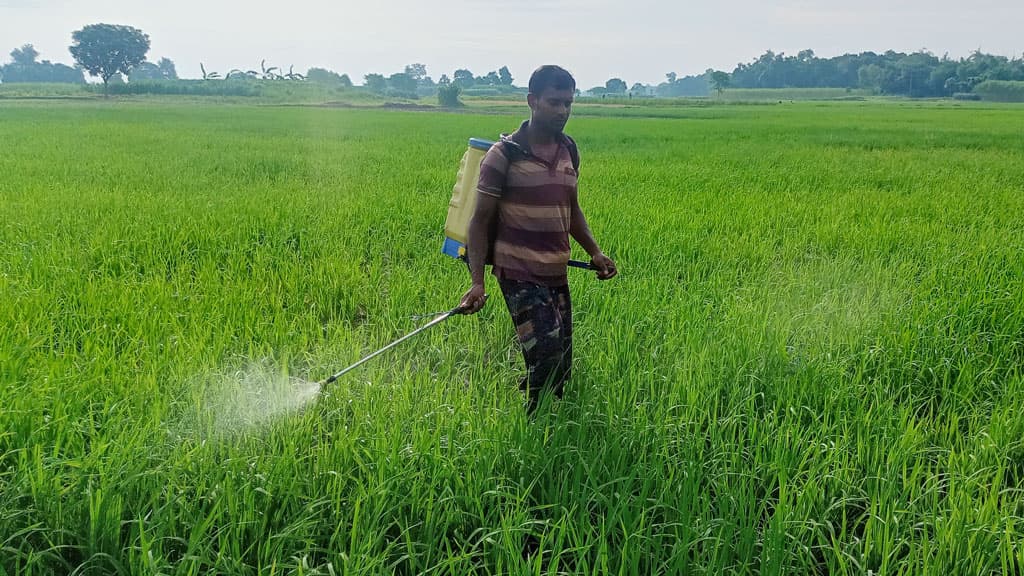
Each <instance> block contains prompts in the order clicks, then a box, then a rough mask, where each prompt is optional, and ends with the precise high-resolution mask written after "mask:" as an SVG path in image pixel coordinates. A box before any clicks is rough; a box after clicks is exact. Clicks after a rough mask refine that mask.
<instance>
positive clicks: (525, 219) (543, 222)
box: [460, 66, 617, 413]
mask: <svg viewBox="0 0 1024 576" xmlns="http://www.w3.org/2000/svg"><path fill="white" fill-rule="evenodd" d="M575 91H576V81H575V80H574V79H573V77H572V75H571V74H569V72H567V71H566V70H564V69H563V68H560V67H558V66H541V67H540V68H538V69H537V70H536V71H534V73H533V75H532V76H530V85H529V94H527V96H526V101H527V103H528V104H529V105H530V112H531V114H530V119H529V120H528V121H526V122H523V124H522V126H520V128H519V130H518V131H517V132H515V133H514V134H512V135H511V136H509V137H503V138H502V140H501V142H498V143H497V144H495V145H494V146H492V147H491V149H490V150H489V151H488V152H487V155H486V156H484V159H483V161H482V163H481V165H480V183H479V185H478V187H477V204H476V211H475V212H474V214H473V219H472V220H471V222H470V225H469V242H468V249H469V267H470V272H471V274H472V277H473V280H472V282H473V283H472V286H471V287H470V289H469V290H468V291H466V293H465V295H463V297H462V301H461V303H460V306H461V307H462V308H463V309H464V310H465V312H466V313H467V314H475V313H476V312H478V311H480V309H481V308H483V307H484V303H485V301H486V295H485V293H484V266H485V263H486V262H487V260H488V256H489V255H490V254H492V253H493V256H492V260H493V266H494V269H493V273H494V276H495V277H496V278H497V279H498V284H499V285H500V286H501V293H502V295H503V296H504V297H505V304H506V305H507V306H508V311H509V314H510V315H511V316H512V322H513V324H514V325H515V327H516V332H517V334H518V336H519V343H520V346H521V347H522V352H523V359H524V360H525V361H526V369H527V376H526V377H525V378H523V381H522V382H521V383H520V388H521V389H522V390H523V391H524V392H526V396H527V412H529V413H532V412H533V410H534V409H535V408H536V407H537V403H538V401H539V399H540V394H541V391H542V390H544V389H549V390H550V391H551V393H553V394H554V395H555V396H556V397H558V398H561V396H562V390H563V388H564V387H565V382H566V381H567V380H568V379H569V374H570V371H571V368H572V303H571V300H570V298H569V281H568V276H567V274H566V270H567V265H568V262H569V237H570V236H572V238H574V239H575V240H576V242H578V243H579V244H580V246H582V247H583V249H584V250H586V251H587V253H588V254H590V258H591V264H592V265H593V267H594V268H595V269H596V270H597V277H598V278H599V279H601V280H607V279H609V278H612V277H613V276H615V275H616V274H617V271H616V269H615V263H614V262H612V259H611V258H609V257H608V256H605V254H604V253H603V252H601V249H600V248H599V247H598V245H597V242H596V241H595V240H594V236H593V234H591V232H590V228H589V227H588V226H587V220H586V218H585V217H584V216H583V211H582V210H581V209H580V204H579V199H578V197H577V190H576V178H577V175H578V173H577V171H578V166H579V153H578V151H577V150H576V143H575V142H573V140H572V139H571V138H569V137H568V136H566V135H565V134H564V133H563V132H562V130H563V129H564V128H565V123H566V122H567V121H568V120H569V112H570V109H571V107H572V101H573V95H574V93H575Z"/></svg>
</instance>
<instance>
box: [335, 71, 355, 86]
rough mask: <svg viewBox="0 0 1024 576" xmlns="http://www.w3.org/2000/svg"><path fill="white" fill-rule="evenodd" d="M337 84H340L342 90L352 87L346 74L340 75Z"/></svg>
mask: <svg viewBox="0 0 1024 576" xmlns="http://www.w3.org/2000/svg"><path fill="white" fill-rule="evenodd" d="M338 83H339V84H341V87H342V88H351V87H352V79H351V78H349V77H348V74H342V75H341V78H338Z"/></svg>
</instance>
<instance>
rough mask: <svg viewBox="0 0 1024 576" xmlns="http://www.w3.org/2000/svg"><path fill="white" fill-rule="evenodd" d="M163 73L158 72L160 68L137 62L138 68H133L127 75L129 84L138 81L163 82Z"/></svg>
mask: <svg viewBox="0 0 1024 576" xmlns="http://www.w3.org/2000/svg"><path fill="white" fill-rule="evenodd" d="M163 79H164V73H163V71H162V70H160V67H159V66H157V65H156V64H153V63H152V62H139V64H138V66H135V67H133V68H132V69H131V71H130V72H129V73H128V81H129V82H137V81H139V80H163Z"/></svg>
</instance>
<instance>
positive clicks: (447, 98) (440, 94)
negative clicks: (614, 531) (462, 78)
mask: <svg viewBox="0 0 1024 576" xmlns="http://www.w3.org/2000/svg"><path fill="white" fill-rule="evenodd" d="M461 93H462V88H460V87H459V85H458V84H452V83H450V82H449V83H448V84H442V85H440V86H439V87H438V88H437V101H438V103H439V104H441V106H444V107H446V108H457V107H459V106H462V102H461V101H459V94H461Z"/></svg>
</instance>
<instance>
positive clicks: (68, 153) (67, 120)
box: [0, 100, 1024, 575]
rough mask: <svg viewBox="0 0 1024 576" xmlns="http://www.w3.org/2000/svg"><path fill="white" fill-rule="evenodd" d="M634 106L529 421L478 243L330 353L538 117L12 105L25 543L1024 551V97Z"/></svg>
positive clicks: (4, 312)
mask: <svg viewBox="0 0 1024 576" xmlns="http://www.w3.org/2000/svg"><path fill="white" fill-rule="evenodd" d="M625 114H628V115H630V117H623V116H618V115H616V113H615V111H614V110H611V109H603V108H601V109H599V108H593V109H585V108H584V109H581V110H580V111H579V114H578V115H577V117H576V118H574V119H573V120H571V121H570V124H569V126H568V131H569V133H570V134H572V135H573V136H574V137H575V138H576V140H577V141H578V143H579V145H580V149H581V156H582V166H581V179H580V182H581V184H580V186H581V189H580V198H581V203H582V205H583V208H584V211H585V212H586V214H587V216H588V219H589V221H590V225H591V227H592V229H593V230H594V233H595V235H596V237H597V239H598V241H599V242H600V243H601V245H602V248H604V250H605V251H606V252H607V253H608V254H609V255H611V256H612V257H613V258H614V259H615V260H616V262H617V264H618V266H619V269H620V275H619V277H617V278H616V279H614V280H612V281H609V282H602V283H599V282H597V281H596V280H595V279H594V277H593V275H592V274H590V273H586V272H581V271H572V272H571V280H570V281H571V288H572V291H573V299H574V302H575V328H576V343H575V350H576V361H575V365H574V372H573V380H572V382H571V383H570V385H569V388H568V389H567V393H566V397H565V399H564V400H563V401H561V402H560V403H556V404H553V405H548V406H545V407H544V408H542V410H541V411H540V412H539V414H538V415H537V416H536V417H535V418H534V419H528V418H527V417H526V416H525V415H524V413H523V410H522V408H521V398H520V397H519V393H518V390H517V389H516V386H515V382H516V380H517V379H518V378H519V377H520V376H521V375H522V370H523V368H522V365H521V359H520V357H519V353H518V350H517V348H516V345H515V341H514V334H513V330H512V326H511V323H510V321H509V320H508V318H507V313H506V311H505V310H504V304H503V302H501V298H500V297H499V296H498V294H499V291H498V289H497V286H496V284H495V283H493V279H488V282H489V290H490V292H491V293H492V295H494V296H495V297H493V298H491V301H490V303H489V304H488V305H487V307H486V308H485V309H484V311H483V312H481V313H480V314H479V315H477V316H474V317H461V316H460V317H454V318H451V319H449V320H448V321H446V322H445V323H443V324H441V325H440V326H438V327H435V328H433V329H432V330H431V331H428V332H425V333H424V334H422V335H420V336H418V337H417V338H416V339H415V340H411V341H410V342H408V343H406V344H405V345H403V346H402V347H401V348H398V349H396V350H393V351H391V352H389V353H388V354H387V355H386V356H383V357H381V358H378V359H376V360H374V361H372V362H370V363H368V364H366V365H365V366H363V367H360V368H359V369H357V370H356V371H353V372H352V373H350V374H347V375H346V376H344V377H343V378H342V379H340V380H339V381H337V382H336V383H334V384H332V385H330V386H328V387H325V388H324V389H323V390H318V389H317V388H316V387H315V385H313V384H311V383H314V382H316V381H319V380H322V379H323V378H325V377H327V376H329V375H330V374H331V373H333V372H335V371H336V370H337V369H340V368H343V367H345V366H347V365H348V364H350V363H352V362H354V361H356V360H358V359H359V358H361V357H363V356H365V355H366V354H368V353H370V352H372V351H374V350H377V349H379V348H380V347H382V346H384V345H385V344H387V343H389V342H391V341H392V340H394V339H396V338H398V337H400V336H402V335H404V334H406V333H408V332H410V331H411V330H413V329H415V328H416V327H418V326H420V325H422V324H423V323H424V322H425V321H426V319H425V318H419V317H416V315H419V314H424V313H430V312H434V311H439V310H446V309H449V308H451V307H453V306H455V305H456V304H457V303H458V298H459V296H460V295H461V293H462V292H463V291H464V290H465V289H466V288H467V287H468V274H467V273H466V270H465V268H464V267H462V266H460V265H459V264H458V263H457V262H455V261H453V260H451V259H449V258H447V257H446V256H444V255H442V254H440V244H441V241H442V239H443V226H444V219H445V214H446V211H447V203H448V199H449V196H450V193H451V187H452V184H453V183H454V179H455V171H456V169H457V166H458V161H459V158H460V157H461V155H462V152H463V150H464V149H465V145H466V139H467V138H469V137H471V136H475V137H483V138H494V137H495V136H496V135H497V134H498V133H500V132H502V131H505V132H507V131H511V130H513V129H514V128H515V127H516V126H517V124H518V122H519V121H520V120H521V119H522V114H521V113H519V114H515V113H513V114H503V113H493V111H492V113H489V114H484V113H462V114H444V113H439V112H397V111H381V110H361V109H329V108H315V107H270V106H265V107H260V106H243V105H215V104H206V105H202V104H196V103H186V104H175V103H173V101H171V100H166V101H160V100H153V101H147V102H134V103H133V102H125V101H109V102H63V103H40V102H24V103H18V102H13V101H11V102H5V103H4V104H3V105H2V106H0V326H2V330H0V574H3V575H6V574H10V575H14V574H18V575H21V574H54V573H74V574H168V575H170V574H174V575H179V574H180V575H192V574H214V573H216V574H305V575H311V574H424V573H429V574H460V575H461V574H725V573H737V574H943V575H949V574H1021V572H1022V570H1024V537H1022V533H1024V418H1022V416H1021V415H1022V414H1024V375H1022V369H1021V365H1022V363H1024V226H1022V224H1021V222H1024V139H1022V138H1021V137H1020V135H1021V134H1022V133H1024V114H1022V111H1021V109H1020V108H1019V107H1010V106H1005V107H1001V106H979V105H965V106H953V105H949V104H946V105H939V104H932V103H918V104H913V105H901V104H894V103H873V102H866V103H865V102H840V103H815V104H812V103H793V104H789V103H786V104H782V105H758V106H742V105H728V106H706V105H704V106H700V107H692V108H688V107H673V108H672V109H671V110H668V109H666V110H662V111H660V112H659V111H658V109H655V108H651V109H649V110H647V112H646V113H645V111H644V110H635V109H630V110H627V111H626V113H625ZM576 248H578V247H576ZM574 256H575V257H578V258H581V259H582V258H584V257H585V254H583V253H582V251H580V252H577V253H575V254H574Z"/></svg>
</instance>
